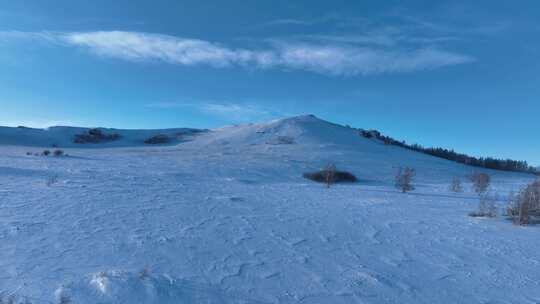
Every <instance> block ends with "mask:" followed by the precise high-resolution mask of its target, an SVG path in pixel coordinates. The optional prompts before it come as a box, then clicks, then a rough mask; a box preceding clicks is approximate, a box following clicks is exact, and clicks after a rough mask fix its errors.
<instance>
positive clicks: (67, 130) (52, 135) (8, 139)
mask: <svg viewBox="0 0 540 304" xmlns="http://www.w3.org/2000/svg"><path fill="white" fill-rule="evenodd" d="M90 130H99V131H101V132H103V134H107V135H110V134H117V135H119V136H118V139H117V140H113V141H108V142H102V143H98V144H78V143H76V142H75V138H76V136H77V135H81V134H88V132H89V131H90ZM204 131H205V130H199V129H190V128H174V129H156V130H124V129H112V128H96V129H91V128H80V127H67V126H56V127H50V128H47V129H36V128H27V127H16V128H13V127H0V145H10V146H34V147H53V146H54V147H62V148H72V147H80V148H84V147H87V148H92V147H93V148H96V147H129V146H142V145H145V143H144V142H145V141H146V140H148V139H149V138H152V137H153V136H156V135H165V136H167V137H169V138H170V139H171V140H170V144H175V143H180V142H182V141H186V140H190V139H191V137H192V136H193V135H195V134H198V133H201V132H204Z"/></svg>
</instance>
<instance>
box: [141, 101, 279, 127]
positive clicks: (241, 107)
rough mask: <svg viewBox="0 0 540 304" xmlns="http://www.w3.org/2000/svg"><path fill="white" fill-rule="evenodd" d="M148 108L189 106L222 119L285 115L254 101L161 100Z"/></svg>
mask: <svg viewBox="0 0 540 304" xmlns="http://www.w3.org/2000/svg"><path fill="white" fill-rule="evenodd" d="M146 106H147V107H148V108H154V109H179V108H189V109H194V110H196V111H198V112H200V113H203V114H207V115H212V116H216V117H219V118H221V119H225V120H230V121H236V122H244V121H251V120H254V119H261V118H267V117H273V116H279V115H283V113H277V112H275V111H271V110H269V109H266V108H264V107H262V106H260V105H256V104H253V103H233V102H219V101H209V102H201V103H195V102H188V103H182V102H159V103H151V104H148V105H146Z"/></svg>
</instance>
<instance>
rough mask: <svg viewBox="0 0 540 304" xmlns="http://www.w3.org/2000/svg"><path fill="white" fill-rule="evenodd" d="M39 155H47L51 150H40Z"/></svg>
mask: <svg viewBox="0 0 540 304" xmlns="http://www.w3.org/2000/svg"><path fill="white" fill-rule="evenodd" d="M41 155H43V156H49V155H51V151H49V150H43V152H41Z"/></svg>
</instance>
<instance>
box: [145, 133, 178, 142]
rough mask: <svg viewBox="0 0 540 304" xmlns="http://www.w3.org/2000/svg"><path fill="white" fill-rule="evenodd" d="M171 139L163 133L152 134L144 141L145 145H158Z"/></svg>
mask: <svg viewBox="0 0 540 304" xmlns="http://www.w3.org/2000/svg"><path fill="white" fill-rule="evenodd" d="M170 141H171V138H170V137H169V136H167V135H165V134H158V135H154V136H152V137H150V138H148V139H146V140H145V141H144V143H145V144H147V145H159V144H167V143H169V142H170Z"/></svg>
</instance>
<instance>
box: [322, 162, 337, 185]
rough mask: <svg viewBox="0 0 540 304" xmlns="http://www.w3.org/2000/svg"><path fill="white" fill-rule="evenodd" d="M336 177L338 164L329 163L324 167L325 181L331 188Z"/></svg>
mask: <svg viewBox="0 0 540 304" xmlns="http://www.w3.org/2000/svg"><path fill="white" fill-rule="evenodd" d="M335 177H336V165H334V164H328V165H327V166H326V168H325V169H324V181H325V183H326V187H327V188H330V186H331V185H332V184H333V183H334V179H335Z"/></svg>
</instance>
